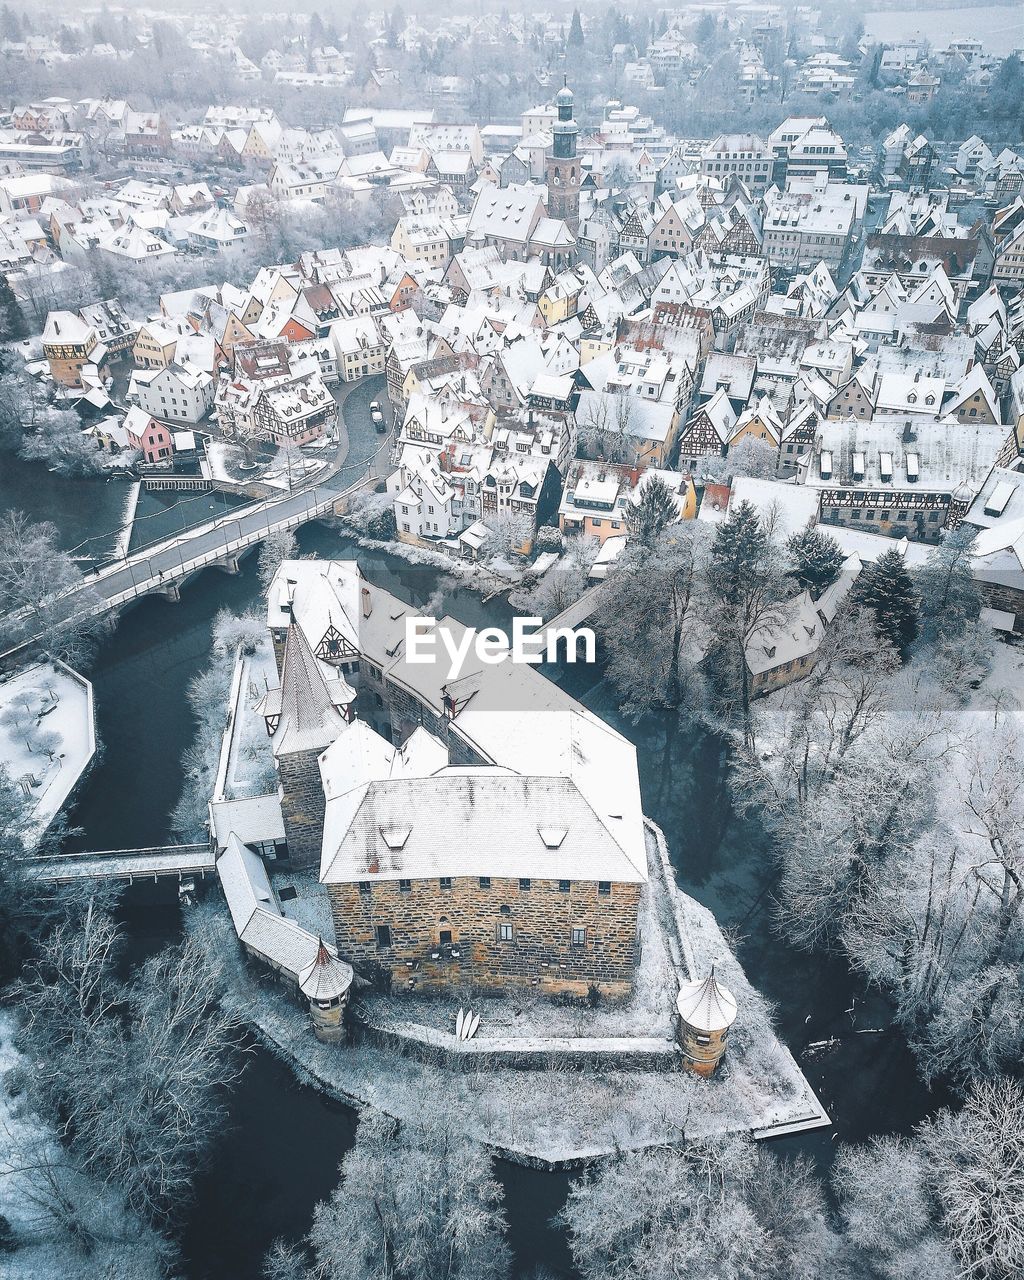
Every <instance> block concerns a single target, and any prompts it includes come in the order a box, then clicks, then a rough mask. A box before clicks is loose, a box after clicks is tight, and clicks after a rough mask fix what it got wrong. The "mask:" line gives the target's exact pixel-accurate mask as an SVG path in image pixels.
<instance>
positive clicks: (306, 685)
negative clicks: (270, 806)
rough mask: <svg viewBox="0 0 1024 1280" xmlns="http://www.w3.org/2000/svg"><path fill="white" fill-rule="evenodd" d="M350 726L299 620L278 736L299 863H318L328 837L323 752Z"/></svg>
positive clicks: (293, 857) (284, 800) (284, 676)
mask: <svg viewBox="0 0 1024 1280" xmlns="http://www.w3.org/2000/svg"><path fill="white" fill-rule="evenodd" d="M344 726H345V716H344V715H343V713H342V712H341V711H339V710H338V708H337V707H336V706H335V704H334V701H333V699H332V697H331V692H330V690H329V689H328V688H327V685H326V683H325V681H324V677H323V674H322V673H321V671H320V665H319V663H318V662H317V660H316V656H315V655H314V653H313V651H312V649H310V647H309V642H308V640H307V639H306V637H305V634H304V633H303V631H302V628H301V627H299V626H298V625H297V624H296V623H295V622H292V623H291V624H290V626H289V627H288V635H287V637H286V639H285V643H284V663H283V665H282V668H281V697H280V714H279V718H278V720H277V726H276V728H275V729H274V736H273V738H272V743H273V748H274V759H275V760H276V761H277V773H278V777H279V779H280V781H281V811H282V813H283V815H284V833H285V839H286V840H287V841H288V858H289V860H290V862H291V864H292V866H293V867H310V866H318V865H319V863H320V846H321V844H322V843H323V835H324V804H325V801H324V789H323V783H322V782H321V780H320V765H319V763H318V761H319V756H320V753H321V752H322V751H325V750H326V749H327V748H328V747H329V746H330V745H331V743H332V742H333V741H334V740H335V738H337V736H338V734H339V733H341V731H342V729H343V728H344Z"/></svg>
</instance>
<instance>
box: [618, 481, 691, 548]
mask: <svg viewBox="0 0 1024 1280" xmlns="http://www.w3.org/2000/svg"><path fill="white" fill-rule="evenodd" d="M678 518H679V511H678V508H677V507H676V501H675V498H674V497H673V496H672V491H671V490H670V489H669V487H668V485H667V484H666V483H665V481H664V480H662V478H661V476H652V477H651V478H650V479H649V480H648V481H647V482H646V483H645V484H644V485H643V487H642V489H641V491H640V496H639V498H636V499H635V500H634V501H633V502H631V503H630V504H629V506H628V507H627V508H626V528H627V529H628V530H629V534H630V536H631V537H632V538H635V539H636V540H637V541H638V542H641V543H643V544H644V545H645V546H653V545H654V543H655V542H657V540H658V538H659V537H660V536H661V534H662V533H664V531H665V530H666V529H667V528H668V526H669V525H670V524H672V522H673V521H674V520H677V519H678Z"/></svg>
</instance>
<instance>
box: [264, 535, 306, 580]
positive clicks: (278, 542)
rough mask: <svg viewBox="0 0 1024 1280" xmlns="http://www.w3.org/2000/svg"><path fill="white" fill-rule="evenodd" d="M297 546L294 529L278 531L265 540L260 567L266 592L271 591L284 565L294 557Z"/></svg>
mask: <svg viewBox="0 0 1024 1280" xmlns="http://www.w3.org/2000/svg"><path fill="white" fill-rule="evenodd" d="M297 546H298V543H297V541H296V539H295V533H294V531H293V530H292V529H278V530H277V531H276V532H275V533H271V534H268V536H267V537H266V538H265V539H264V540H263V545H262V546H261V547H260V558H259V566H258V567H259V575H260V586H261V587H262V588H263V590H264V591H267V590H269V588H270V584H271V583H272V582H273V581H274V578H275V576H276V574H277V571H278V569H280V567H281V565H282V563H283V562H284V561H285V560H290V559H292V558H293V557H294V555H295V550H296V548H297Z"/></svg>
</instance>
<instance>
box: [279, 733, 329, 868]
mask: <svg viewBox="0 0 1024 1280" xmlns="http://www.w3.org/2000/svg"><path fill="white" fill-rule="evenodd" d="M319 755H320V753H319V752H318V751H298V752H296V753H295V754H294V755H282V756H279V757H278V760H277V772H278V777H279V778H280V780H281V812H282V814H283V816H284V834H285V839H286V840H287V842H288V859H289V861H290V862H291V865H292V866H293V867H318V866H319V865H320V847H321V845H322V843H323V838H324V808H325V800H324V788H323V783H322V782H321V780H320V765H319V764H318V759H319Z"/></svg>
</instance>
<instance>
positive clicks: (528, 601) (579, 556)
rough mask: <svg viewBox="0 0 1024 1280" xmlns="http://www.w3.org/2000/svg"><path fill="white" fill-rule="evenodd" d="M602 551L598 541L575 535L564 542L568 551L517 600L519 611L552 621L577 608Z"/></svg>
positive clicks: (516, 598)
mask: <svg viewBox="0 0 1024 1280" xmlns="http://www.w3.org/2000/svg"><path fill="white" fill-rule="evenodd" d="M598 550H599V543H598V541H597V539H596V538H588V537H586V536H584V535H583V534H574V535H573V536H572V537H569V538H566V539H565V550H564V551H563V552H562V554H561V556H560V557H559V559H558V562H557V563H556V564H554V565H552V566H551V568H550V569H549V570H548V571H547V573H545V574H544V576H543V577H542V578H541V580H540V581H539V582H538V583H537V585H536V586H535V587H533V588H532V589H531V590H530V591H528V592H524V593H522V594H520V595H517V596H516V597H515V598H514V603H515V605H516V608H518V609H519V610H520V611H522V612H524V613H532V614H539V615H540V617H542V618H553V617H554V616H555V615H556V614H558V613H561V612H562V610H563V609H566V608H568V606H569V605H571V604H575V603H576V601H577V600H578V599H579V598H580V596H581V595H583V593H584V591H586V590H587V588H588V587H589V585H590V581H589V575H590V568H591V565H593V563H594V560H595V558H596V557H597V553H598Z"/></svg>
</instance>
